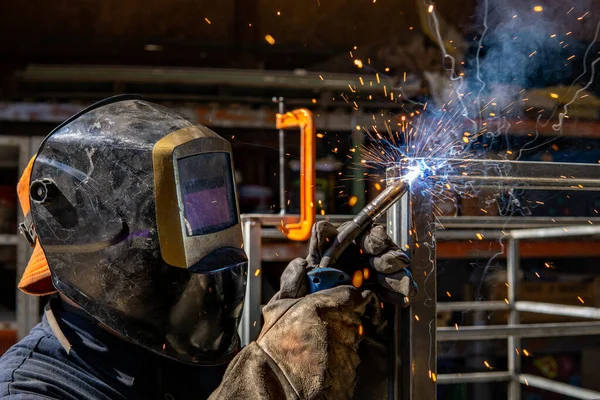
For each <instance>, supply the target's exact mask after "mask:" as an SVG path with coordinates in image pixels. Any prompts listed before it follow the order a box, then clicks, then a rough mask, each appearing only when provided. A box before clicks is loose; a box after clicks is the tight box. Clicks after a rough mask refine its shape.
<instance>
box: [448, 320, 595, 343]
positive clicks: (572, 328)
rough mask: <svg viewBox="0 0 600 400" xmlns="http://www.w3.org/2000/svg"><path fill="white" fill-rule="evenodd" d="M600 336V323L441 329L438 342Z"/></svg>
mask: <svg viewBox="0 0 600 400" xmlns="http://www.w3.org/2000/svg"><path fill="white" fill-rule="evenodd" d="M597 334H600V322H596V321H594V322H569V323H552V324H522V325H485V326H463V327H459V328H458V330H457V329H456V328H455V327H441V328H438V329H437V338H438V341H440V342H444V341H455V340H490V339H506V338H507V337H508V336H516V337H525V338H530V337H552V336H582V335H597Z"/></svg>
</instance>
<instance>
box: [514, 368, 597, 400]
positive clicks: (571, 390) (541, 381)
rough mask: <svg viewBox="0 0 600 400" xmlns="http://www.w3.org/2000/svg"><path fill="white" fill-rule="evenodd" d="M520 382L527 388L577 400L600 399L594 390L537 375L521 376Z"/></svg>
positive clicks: (519, 377)
mask: <svg viewBox="0 0 600 400" xmlns="http://www.w3.org/2000/svg"><path fill="white" fill-rule="evenodd" d="M518 380H519V382H521V383H522V384H524V385H527V386H532V387H536V388H539V389H543V390H548V391H551V392H554V393H560V394H564V395H565V396H569V397H574V398H576V399H586V400H598V399H600V392H595V391H593V390H589V389H584V388H580V387H577V386H573V385H568V384H566V383H562V382H557V381H553V380H551V379H546V378H542V377H539V376H535V375H530V374H521V375H519V376H518Z"/></svg>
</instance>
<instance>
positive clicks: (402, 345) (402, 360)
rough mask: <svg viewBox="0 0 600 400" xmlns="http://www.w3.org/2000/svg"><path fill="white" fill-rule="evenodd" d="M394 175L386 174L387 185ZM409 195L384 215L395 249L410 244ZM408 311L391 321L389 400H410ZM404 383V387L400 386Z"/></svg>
mask: <svg viewBox="0 0 600 400" xmlns="http://www.w3.org/2000/svg"><path fill="white" fill-rule="evenodd" d="M394 178H395V175H394V173H393V172H392V175H391V176H390V175H388V182H389V181H390V179H394ZM408 200H409V195H408V193H407V194H405V195H404V196H402V198H401V199H400V200H399V201H398V202H397V203H396V204H394V205H393V206H392V207H390V209H389V210H388V212H387V215H386V225H387V231H388V235H389V236H390V237H391V238H392V240H393V241H394V242H395V243H396V244H398V246H400V247H402V248H403V249H406V246H407V245H408V241H409V226H410V221H409V217H410V213H409V207H408V205H409V202H408ZM411 318H412V315H411V310H410V308H400V307H395V309H394V320H393V337H392V343H390V346H391V348H390V352H392V354H393V359H392V363H391V365H390V368H391V369H392V370H391V373H392V374H393V379H390V381H389V383H390V386H389V387H388V399H394V400H398V399H403V400H404V399H406V400H409V399H410V384H409V382H410V376H411V369H410V364H411V363H410V354H411V352H410V349H411V347H410V325H411V323H410V322H411ZM403 383H405V384H403Z"/></svg>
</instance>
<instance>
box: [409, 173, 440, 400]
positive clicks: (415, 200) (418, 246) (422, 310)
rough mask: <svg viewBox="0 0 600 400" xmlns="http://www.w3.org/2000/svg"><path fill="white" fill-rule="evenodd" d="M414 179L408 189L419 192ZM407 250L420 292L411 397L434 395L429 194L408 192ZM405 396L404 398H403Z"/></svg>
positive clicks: (414, 321) (433, 288)
mask: <svg viewBox="0 0 600 400" xmlns="http://www.w3.org/2000/svg"><path fill="white" fill-rule="evenodd" d="M419 186H420V183H419V182H413V184H412V185H411V193H422V190H421V188H420V187H419ZM409 202H410V204H409V206H410V223H411V227H412V232H411V231H409V232H410V233H411V234H410V241H409V245H410V248H409V250H410V254H411V265H412V267H411V268H412V273H413V277H414V279H415V282H416V283H417V285H418V286H419V292H418V294H417V296H416V297H415V299H414V300H413V303H412V306H411V308H412V310H411V312H412V318H411V319H410V327H411V335H410V344H411V349H410V354H411V358H410V361H411V365H410V368H411V370H412V377H411V378H412V379H411V382H410V383H411V384H410V399H428V400H435V399H436V383H435V382H436V379H437V378H436V374H437V338H436V331H437V313H436V303H437V283H436V275H437V274H436V247H435V223H434V214H433V202H432V201H431V198H430V197H429V196H419V195H414V196H413V195H412V194H411V195H410V201H409ZM403 400H404V399H403Z"/></svg>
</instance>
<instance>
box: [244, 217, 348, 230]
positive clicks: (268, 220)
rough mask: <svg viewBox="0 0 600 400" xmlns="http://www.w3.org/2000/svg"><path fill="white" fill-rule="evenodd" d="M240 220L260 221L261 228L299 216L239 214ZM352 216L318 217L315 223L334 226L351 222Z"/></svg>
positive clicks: (289, 220)
mask: <svg viewBox="0 0 600 400" xmlns="http://www.w3.org/2000/svg"><path fill="white" fill-rule="evenodd" d="M240 218H241V219H242V221H245V220H248V219H254V220H257V221H260V223H261V225H262V226H263V227H265V226H281V225H282V224H287V223H290V222H294V221H298V220H299V219H300V215H298V214H241V215H240ZM352 218H354V215H347V214H331V215H326V216H322V215H318V216H317V221H329V222H331V223H332V224H334V225H337V224H341V223H343V222H346V221H351V220H352Z"/></svg>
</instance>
